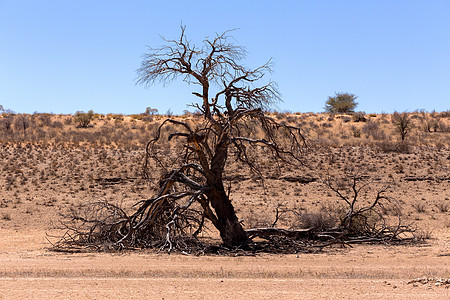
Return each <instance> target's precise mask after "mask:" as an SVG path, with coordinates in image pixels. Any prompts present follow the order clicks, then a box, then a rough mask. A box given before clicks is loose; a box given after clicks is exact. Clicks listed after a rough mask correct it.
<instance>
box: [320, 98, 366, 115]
mask: <svg viewBox="0 0 450 300" xmlns="http://www.w3.org/2000/svg"><path fill="white" fill-rule="evenodd" d="M357 98H358V96H356V95H354V94H350V93H335V96H334V97H331V96H330V97H328V100H327V102H326V103H325V111H327V112H329V113H350V112H353V111H354V110H355V108H356V106H357V105H358V103H357V102H356V99H357Z"/></svg>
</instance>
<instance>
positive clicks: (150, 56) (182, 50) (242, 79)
mask: <svg viewBox="0 0 450 300" xmlns="http://www.w3.org/2000/svg"><path fill="white" fill-rule="evenodd" d="M229 34H230V31H226V32H224V33H222V34H216V37H215V38H213V39H210V38H205V39H204V40H203V45H202V46H201V47H197V46H195V45H192V44H191V43H190V42H189V40H188V39H187V38H186V35H185V27H181V35H180V38H179V39H177V40H166V39H164V41H165V42H166V43H167V45H166V46H163V47H160V48H151V47H150V48H149V50H150V51H149V53H147V54H146V55H145V56H144V60H143V61H142V64H141V67H140V68H139V69H138V71H137V72H138V80H137V83H139V84H144V85H151V84H153V83H155V82H162V83H164V84H168V83H170V82H172V81H173V80H175V79H177V78H178V77H180V76H181V77H183V80H184V81H186V82H188V83H193V84H197V85H200V86H201V88H202V89H201V92H193V94H194V95H196V96H198V97H200V98H201V99H202V100H201V106H200V105H198V104H195V105H194V106H195V107H197V108H198V109H199V110H200V111H201V112H202V113H203V114H204V115H205V117H207V118H209V119H212V118H213V116H219V117H220V116H222V114H223V113H224V112H226V113H227V114H228V116H229V117H231V118H232V117H233V116H235V115H236V113H237V111H239V110H242V109H256V108H263V107H265V106H267V105H270V104H271V103H273V102H274V101H277V100H279V93H278V91H277V89H276V85H275V83H274V82H272V81H269V82H268V83H266V84H265V85H262V86H259V87H255V85H254V83H256V82H257V81H259V80H260V79H262V78H263V77H264V75H265V74H267V73H270V72H271V61H270V60H269V61H268V62H267V63H266V64H264V65H262V66H261V67H258V68H256V69H253V70H251V69H248V68H246V67H244V66H242V65H241V64H239V62H240V61H241V60H242V59H244V58H245V57H246V51H245V49H244V48H243V47H241V46H236V45H234V44H233V43H232V42H231V41H230V40H232V37H231V36H230V35H229ZM212 84H213V85H215V86H216V87H217V88H218V91H217V93H216V94H215V95H214V97H211V98H210V86H211V85H212Z"/></svg>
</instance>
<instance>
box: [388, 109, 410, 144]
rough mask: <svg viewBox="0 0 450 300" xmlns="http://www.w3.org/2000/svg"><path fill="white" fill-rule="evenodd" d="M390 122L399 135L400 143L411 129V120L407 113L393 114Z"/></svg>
mask: <svg viewBox="0 0 450 300" xmlns="http://www.w3.org/2000/svg"><path fill="white" fill-rule="evenodd" d="M391 122H392V124H394V126H395V129H396V130H397V131H398V133H400V136H401V138H402V141H403V140H404V139H405V138H406V135H407V134H408V133H409V131H410V130H411V128H412V122H411V118H410V117H409V114H408V113H407V112H402V113H398V112H394V114H393V115H392V117H391Z"/></svg>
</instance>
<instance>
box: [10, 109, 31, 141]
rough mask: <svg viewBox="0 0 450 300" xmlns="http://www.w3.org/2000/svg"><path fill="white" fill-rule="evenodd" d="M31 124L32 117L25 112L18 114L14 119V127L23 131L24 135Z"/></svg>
mask: <svg viewBox="0 0 450 300" xmlns="http://www.w3.org/2000/svg"><path fill="white" fill-rule="evenodd" d="M30 126H31V121H30V118H29V117H28V116H27V115H25V114H20V115H18V116H17V117H16V118H15V120H14V128H16V130H18V131H19V130H20V131H23V135H24V136H25V135H26V131H27V129H28V128H29V127H30Z"/></svg>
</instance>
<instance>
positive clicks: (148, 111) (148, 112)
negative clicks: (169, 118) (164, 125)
mask: <svg viewBox="0 0 450 300" xmlns="http://www.w3.org/2000/svg"><path fill="white" fill-rule="evenodd" d="M157 114H158V109H156V108H151V107H147V108H146V109H145V113H144V115H146V116H154V115H157Z"/></svg>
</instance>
